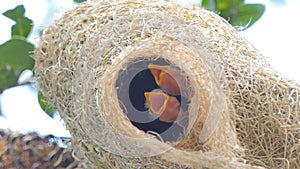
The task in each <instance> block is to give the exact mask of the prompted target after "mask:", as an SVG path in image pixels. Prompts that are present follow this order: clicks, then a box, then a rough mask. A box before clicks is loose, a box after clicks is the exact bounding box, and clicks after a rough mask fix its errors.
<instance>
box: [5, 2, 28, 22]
mask: <svg viewBox="0 0 300 169" xmlns="http://www.w3.org/2000/svg"><path fill="white" fill-rule="evenodd" d="M24 14H25V8H24V6H23V5H19V6H17V7H15V8H14V9H11V10H8V11H6V12H4V13H3V15H4V16H6V17H8V18H9V19H11V20H13V21H15V22H17V21H18V19H19V18H24Z"/></svg>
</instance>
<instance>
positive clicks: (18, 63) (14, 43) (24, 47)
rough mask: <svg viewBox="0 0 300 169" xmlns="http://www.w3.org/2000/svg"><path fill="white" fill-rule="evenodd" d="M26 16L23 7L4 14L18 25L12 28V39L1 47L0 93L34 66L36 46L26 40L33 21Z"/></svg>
mask: <svg viewBox="0 0 300 169" xmlns="http://www.w3.org/2000/svg"><path fill="white" fill-rule="evenodd" d="M24 14H25V8H24V6H23V5H19V6H17V7H16V8H14V9H11V10H8V11H6V12H4V13H3V15H4V16H6V17H7V18H10V19H12V20H13V21H15V22H16V23H15V24H14V25H13V26H12V27H11V39H10V40H8V41H6V42H5V43H4V44H2V45H0V92H1V91H3V90H4V89H5V88H8V87H11V86H13V85H16V84H17V80H18V77H19V75H20V73H21V72H22V71H23V70H24V69H32V68H33V66H34V60H33V58H32V57H31V52H32V51H33V50H34V46H33V44H31V43H30V42H28V41H27V40H26V38H27V37H28V35H29V34H30V32H31V30H32V20H30V19H28V18H27V17H25V16H24Z"/></svg>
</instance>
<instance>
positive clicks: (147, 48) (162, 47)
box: [35, 1, 300, 168]
mask: <svg viewBox="0 0 300 169" xmlns="http://www.w3.org/2000/svg"><path fill="white" fill-rule="evenodd" d="M35 59H36V65H35V73H36V76H37V80H38V82H39V87H40V90H41V91H42V92H43V94H44V95H45V96H46V97H47V98H48V100H49V102H51V103H53V105H54V106H56V107H57V108H58V110H59V112H60V115H61V117H62V118H63V120H64V121H65V122H66V125H67V127H68V129H69V130H70V132H71V135H72V143H73V144H72V145H73V147H74V151H75V154H76V156H77V157H78V158H82V159H83V158H84V159H88V160H89V161H90V162H91V163H92V164H93V165H94V166H95V167H102V168H140V167H146V168H186V167H188V168H201V167H208V168H229V167H233V168H255V167H254V166H262V167H267V168H274V167H275V168H288V167H290V168H297V167H300V163H299V161H300V154H299V151H300V124H299V120H300V115H299V114H300V113H299V106H300V102H299V98H298V97H299V89H300V87H299V85H297V84H295V83H293V82H292V81H289V80H286V79H285V78H282V77H281V76H280V74H278V73H277V72H276V71H274V70H273V69H272V68H271V66H270V65H269V64H268V63H267V62H266V61H265V59H264V57H263V56H262V55H260V53H259V52H258V51H256V50H255V49H254V48H253V47H252V46H251V45H250V44H248V43H247V42H246V41H245V40H244V39H242V38H241V37H240V36H239V34H238V33H237V32H236V31H235V29H234V28H233V27H231V26H230V25H229V24H228V23H227V22H226V21H225V20H223V19H222V18H220V17H219V16H218V15H216V14H214V13H212V12H208V11H206V10H203V9H200V8H197V7H183V6H180V5H177V4H174V3H172V2H162V1H159V2H155V1H113V2H111V1H99V2H89V3H87V4H83V5H81V6H78V7H77V8H75V9H74V10H72V11H69V12H67V13H65V14H64V15H63V16H62V17H61V18H60V19H59V20H57V21H56V22H55V24H54V25H52V26H50V27H49V28H48V29H47V30H46V31H45V33H44V35H43V38H42V41H41V43H40V46H39V47H38V48H37V50H36V51H35ZM152 65H154V68H155V69H153V67H152V68H151V66H152ZM154 70H155V71H156V73H157V72H158V74H157V76H158V77H163V78H161V80H164V79H166V78H167V77H168V78H170V77H169V76H171V77H173V78H171V79H173V80H174V81H176V84H173V83H172V84H171V85H169V86H168V87H167V88H166V87H164V86H163V84H162V83H161V84H160V83H158V82H157V79H158V77H156V76H155V75H156V74H155V73H153V72H155V71H154ZM174 72H175V73H174ZM163 73H165V76H163V75H162V76H160V75H161V74H163ZM168 75H169V76H168ZM166 82H167V83H168V84H170V83H171V82H170V80H169V81H168V80H166ZM170 86H171V87H173V88H174V86H177V87H178V88H179V94H173V93H170V92H168V88H169V87H170ZM145 93H150V94H153V98H156V99H152V100H151V98H150V99H149V100H150V101H149V100H147V97H146V96H148V95H147V94H145ZM157 98H161V100H165V102H164V103H166V104H164V105H160V102H159V99H157ZM171 100H173V102H172V103H171ZM147 101H149V102H147ZM173 103H175V104H173ZM158 105H159V106H158ZM151 106H152V108H153V109H151ZM160 106H161V107H163V106H165V107H164V108H166V109H164V110H167V108H169V109H171V110H172V111H170V112H171V113H170V112H168V111H163V112H162V113H161V114H160V113H156V112H155V111H154V112H155V113H156V114H155V113H153V110H156V109H155V108H156V107H160ZM169 109H168V110H169ZM151 110H152V111H151ZM160 110H161V109H159V111H160ZM174 112H175V115H174ZM172 113H173V114H172ZM163 115H164V117H163ZM170 116H172V118H170ZM174 117H175V118H174ZM166 119H167V121H166Z"/></svg>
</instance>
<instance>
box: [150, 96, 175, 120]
mask: <svg viewBox="0 0 300 169" xmlns="http://www.w3.org/2000/svg"><path fill="white" fill-rule="evenodd" d="M144 95H145V97H146V101H147V103H148V105H149V108H150V110H151V111H152V112H153V113H154V114H157V115H159V120H160V121H164V122H174V121H175V120H176V119H177V117H178V114H179V113H180V103H179V101H178V100H177V99H176V98H175V97H172V96H169V95H167V94H165V93H162V92H145V93H144Z"/></svg>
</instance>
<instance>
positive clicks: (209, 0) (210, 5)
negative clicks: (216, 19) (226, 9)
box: [201, 0, 217, 11]
mask: <svg viewBox="0 0 300 169" xmlns="http://www.w3.org/2000/svg"><path fill="white" fill-rule="evenodd" d="M201 6H202V7H203V8H205V9H207V10H210V11H216V10H217V0H202V4H201Z"/></svg>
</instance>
